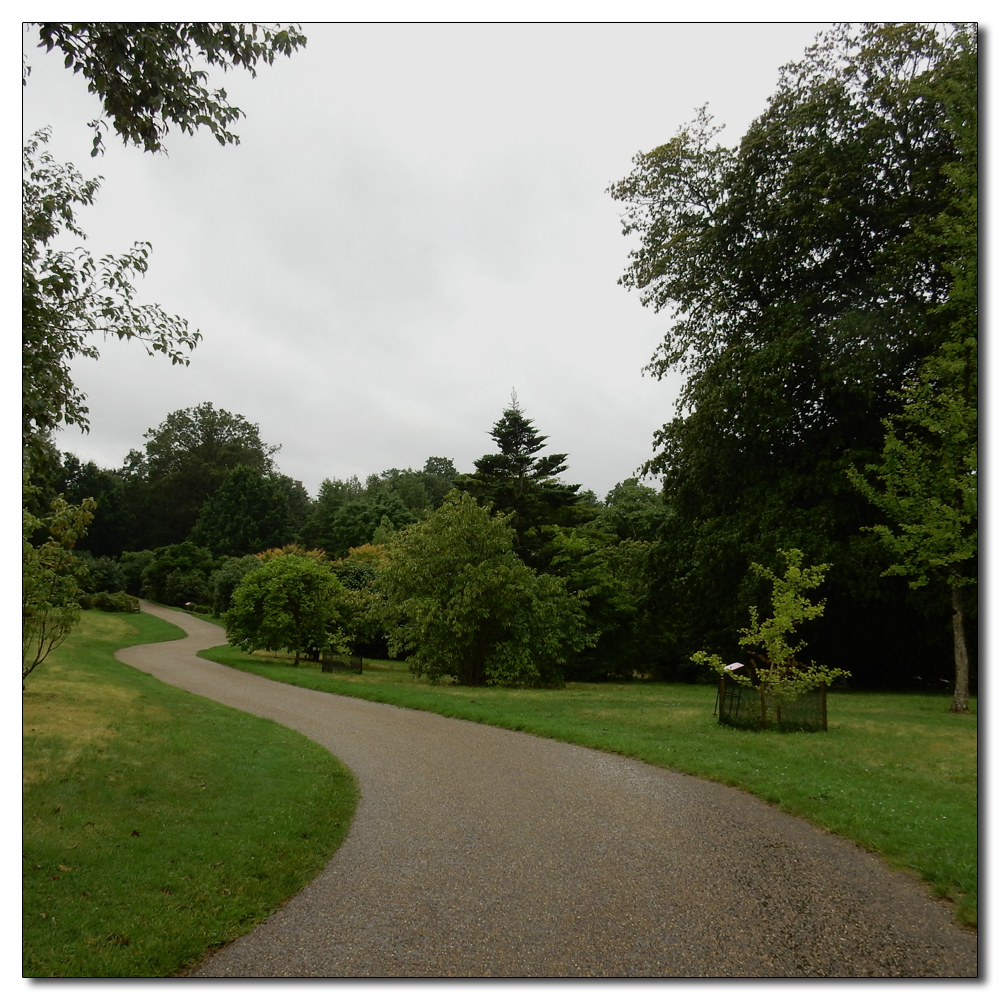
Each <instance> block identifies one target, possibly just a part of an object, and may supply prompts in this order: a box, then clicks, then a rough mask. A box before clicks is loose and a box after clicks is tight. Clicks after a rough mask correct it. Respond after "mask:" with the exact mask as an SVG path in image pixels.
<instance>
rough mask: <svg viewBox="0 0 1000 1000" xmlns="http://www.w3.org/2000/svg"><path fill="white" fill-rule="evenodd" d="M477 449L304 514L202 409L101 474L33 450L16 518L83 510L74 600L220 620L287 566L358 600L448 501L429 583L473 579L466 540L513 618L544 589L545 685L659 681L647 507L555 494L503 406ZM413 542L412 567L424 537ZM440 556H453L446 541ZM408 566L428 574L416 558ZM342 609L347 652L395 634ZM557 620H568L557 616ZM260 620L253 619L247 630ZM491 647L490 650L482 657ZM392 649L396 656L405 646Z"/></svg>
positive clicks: (524, 422)
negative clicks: (458, 462)
mask: <svg viewBox="0 0 1000 1000" xmlns="http://www.w3.org/2000/svg"><path fill="white" fill-rule="evenodd" d="M491 436H492V437H493V439H494V441H495V442H496V444H497V445H498V453H496V454H488V455H484V456H483V458H481V459H480V460H478V461H477V462H476V463H475V469H474V471H473V472H471V473H468V474H459V473H458V471H457V470H456V469H455V466H454V464H453V463H452V461H451V460H450V459H447V458H442V457H437V456H432V457H430V458H428V459H427V460H426V462H425V463H424V465H423V467H422V468H421V469H419V470H417V469H388V470H386V471H384V472H382V473H381V474H372V475H370V476H368V477H367V479H366V481H365V482H364V483H362V482H361V481H360V480H359V479H358V478H357V477H351V478H349V479H346V480H341V479H333V478H329V479H325V480H324V481H323V483H322V484H321V486H320V488H319V492H318V495H317V496H316V497H315V498H311V497H310V496H309V495H308V493H307V492H306V490H305V489H304V488H303V487H302V485H301V483H298V482H296V481H294V480H292V479H290V478H289V477H287V476H284V475H283V474H282V473H281V472H280V471H279V470H278V469H277V467H276V464H275V460H274V456H275V454H276V453H277V451H278V448H276V447H274V446H271V445H268V444H266V443H265V442H263V441H262V440H261V438H260V435H259V428H258V426H257V425H256V424H253V423H251V422H250V421H249V420H247V419H246V418H245V417H243V416H242V415H238V414H231V413H228V412H226V411H225V410H221V409H217V408H216V407H215V406H213V405H212V404H211V403H205V404H202V405H200V406H197V407H193V408H191V409H188V410H183V411H178V412H175V413H172V414H170V415H169V416H168V417H167V418H166V420H165V421H164V422H163V423H162V424H161V425H160V426H159V427H157V428H153V429H151V430H150V431H149V432H148V433H147V434H146V442H145V445H144V448H143V450H142V451H139V450H134V451H132V452H130V453H129V455H128V457H127V459H126V461H125V462H124V464H123V465H122V467H121V468H118V469H102V468H100V467H98V466H97V465H95V464H94V463H92V462H89V463H81V462H80V461H79V459H77V458H76V457H75V456H74V455H72V454H68V453H66V454H62V455H60V454H58V453H56V452H55V451H54V449H52V448H51V447H49V449H48V451H47V458H46V461H45V462H44V463H42V464H41V465H40V467H39V468H40V470H44V471H39V472H37V473H36V476H35V480H34V482H35V487H36V489H37V490H38V493H37V494H36V495H35V496H34V497H33V498H32V499H31V500H30V502H29V506H30V507H32V508H34V509H35V510H36V512H37V513H38V514H40V513H41V512H42V511H44V510H45V509H46V508H47V507H48V505H49V504H50V502H51V500H52V499H53V498H55V497H57V496H60V497H62V498H63V500H64V501H65V502H67V503H69V504H71V505H78V504H80V503H82V502H83V501H84V500H85V499H93V501H94V502H95V503H96V511H95V513H94V516H93V521H92V522H91V523H90V525H89V527H88V529H87V531H86V534H84V535H83V536H82V537H81V538H79V540H78V541H77V542H76V548H75V555H76V560H77V566H76V575H77V578H78V581H79V583H80V586H81V588H82V589H83V590H84V592H85V593H87V594H91V595H95V594H115V593H119V592H124V593H127V594H130V595H134V596H138V597H145V598H148V599H150V600H155V601H160V602H163V603H166V604H171V605H175V606H189V607H192V608H195V609H198V610H203V611H211V612H213V613H215V614H224V613H226V612H229V611H230V610H231V602H232V599H233V594H234V592H235V591H236V590H237V588H238V587H239V585H240V583H241V582H242V581H243V579H244V577H246V575H247V574H248V573H251V572H252V571H254V570H256V569H260V568H261V565H262V564H264V563H268V562H270V561H273V560H277V559H282V558H286V557H287V559H290V560H293V561H295V560H299V563H298V565H299V567H300V569H301V566H302V563H301V560H303V559H304V560H307V561H311V562H312V563H313V564H319V565H321V566H323V567H325V568H326V569H327V570H328V571H329V573H331V574H332V575H333V576H334V577H335V578H336V579H337V580H338V581H339V582H340V583H341V584H342V585H343V586H344V587H345V588H346V589H347V590H348V591H354V592H356V593H370V592H373V590H374V588H375V584H376V582H377V578H378V577H379V574H380V573H381V572H382V571H383V570H384V569H385V568H386V566H387V564H388V554H389V553H390V552H393V551H395V552H397V553H401V552H402V551H403V547H402V546H401V545H400V544H397V545H396V546H395V547H393V546H392V545H391V544H390V543H392V542H393V540H394V539H396V538H397V536H399V535H400V534H401V533H403V532H404V530H405V529H407V528H409V527H411V526H416V525H420V524H427V523H430V524H431V530H432V532H433V530H434V525H436V524H438V523H443V522H444V521H445V520H447V517H448V516H449V512H445V513H443V514H441V516H440V517H439V518H437V519H435V518H433V517H432V515H434V514H435V512H441V510H442V507H443V505H445V501H446V499H447V498H449V497H450V498H451V499H452V505H453V507H452V508H449V511H462V514H461V516H462V517H465V518H468V517H470V516H471V517H472V521H471V522H470V524H471V527H468V528H467V529H466V531H465V541H464V542H463V544H466V545H467V552H468V554H467V558H466V560H465V561H464V562H463V561H461V560H459V561H458V562H455V561H454V560H453V559H452V561H451V562H449V556H448V554H447V553H441V554H440V556H439V561H440V562H441V563H442V565H440V566H438V568H437V570H435V572H436V573H438V575H439V576H441V577H442V578H443V579H444V578H446V579H447V580H448V582H449V585H450V586H452V587H456V588H458V589H459V590H464V589H467V588H469V587H472V586H473V581H474V579H475V578H476V577H477V575H480V576H481V575H482V573H483V565H484V562H483V558H481V553H480V556H476V555H475V553H476V552H477V551H478V550H477V549H476V546H475V544H474V543H472V542H469V538H471V537H473V536H474V535H475V534H476V533H477V532H480V531H482V532H485V533H486V534H487V535H490V534H491V533H492V535H493V536H495V537H494V542H496V543H497V544H500V547H501V548H502V549H504V551H505V553H506V555H505V556H504V559H505V560H506V562H505V563H504V565H506V566H507V568H508V570H510V567H511V566H519V567H521V568H520V569H519V570H516V571H513V570H511V572H514V577H516V579H517V580H518V581H519V582H518V583H517V585H516V587H515V588H514V591H512V592H511V594H508V598H509V599H511V600H513V601H514V603H515V604H517V603H518V602H522V603H523V602H525V601H527V602H528V603H530V600H529V594H530V593H535V591H534V590H533V588H535V586H536V585H535V582H534V581H536V580H537V579H539V578H543V577H544V578H545V579H548V580H550V581H558V583H557V584H556V585H555V586H556V588H557V589H558V590H559V592H560V594H561V595H562V596H563V597H564V598H568V599H569V600H570V601H571V603H572V606H573V608H574V609H575V613H576V615H577V618H578V619H579V620H578V621H577V622H576V625H575V626H574V629H573V630H572V631H573V634H574V636H576V637H577V638H575V639H573V640H572V642H571V645H572V644H574V643H575V644H576V645H577V646H578V647H579V648H576V649H573V650H572V656H567V657H566V658H565V660H564V659H562V658H561V657H559V656H557V657H556V660H558V661H559V670H557V671H555V672H554V673H553V672H550V673H549V674H548V675H547V682H552V681H554V680H555V679H556V678H558V679H559V680H561V679H562V678H563V677H568V678H571V679H574V678H575V679H600V678H606V677H632V676H635V675H651V676H665V675H666V674H667V673H669V671H668V670H667V668H666V667H665V666H664V665H663V664H662V663H661V662H660V660H661V658H660V657H659V656H658V655H657V651H658V649H659V647H660V645H661V641H660V637H659V633H660V631H661V630H660V629H659V628H658V627H657V626H655V625H654V624H653V623H652V622H651V621H650V620H649V619H648V617H647V616H645V614H644V602H645V596H646V592H647V583H648V581H647V579H646V567H647V562H648V558H649V554H650V551H651V550H652V548H653V546H654V542H655V537H656V533H657V530H658V529H659V526H660V525H661V523H662V521H663V504H662V498H661V496H660V495H659V493H658V491H656V490H654V489H652V488H650V487H648V486H643V485H641V484H640V483H639V482H638V480H636V479H630V480H626V481H625V482H623V483H621V484H619V485H618V486H617V487H615V489H614V490H612V491H611V492H610V493H609V494H608V496H607V498H606V500H605V501H604V502H601V501H599V500H598V499H597V497H596V496H595V495H594V494H593V493H591V492H587V491H581V490H580V487H579V486H576V485H568V484H566V483H565V482H563V481H562V480H561V479H560V478H559V476H560V474H561V473H562V472H564V471H565V469H566V464H565V460H566V455H564V454H551V455H542V454H540V452H541V451H542V450H543V448H544V444H545V441H546V438H545V436H544V435H541V434H539V433H538V431H537V430H536V428H535V427H534V425H533V423H532V422H531V421H530V420H529V419H528V418H527V417H525V415H524V414H523V412H522V410H521V408H520V406H519V404H518V403H517V401H516V399H514V400H512V402H511V404H510V406H509V407H508V408H507V409H506V410H505V411H504V413H503V415H502V417H501V419H500V420H499V421H498V422H497V424H496V425H495V426H494V428H493V429H492V431H491ZM461 497H465V498H466V499H467V502H471V503H473V505H474V506H478V508H480V509H481V510H482V511H483V512H484V514H483V517H485V520H483V517H480V518H479V519H478V520H477V519H476V515H469V514H468V511H467V509H465V508H463V507H462V503H461ZM452 516H459V515H457V514H452ZM413 537H414V538H416V537H417V536H416V535H414V536H413ZM423 537H424V543H423V544H424V545H425V553H426V552H427V551H429V550H428V549H427V548H426V546H427V545H431V546H433V544H435V542H434V538H435V537H436V536H434V535H433V533H432V534H431V535H429V536H428V535H427V534H426V532H425V534H424V536H423ZM498 539H499V541H497V540H498ZM439 542H440V544H441V546H442V547H444V548H448V549H450V550H452V551H453V552H454V550H455V549H456V545H455V542H454V540H453V539H452V540H451V541H449V542H447V543H446V542H445V541H444V540H442V539H439ZM469 546H471V547H469ZM511 560H513V562H511ZM425 561H427V562H428V565H429V564H430V560H429V557H428V558H427V559H425ZM270 572H271V573H277V572H278V570H277V569H276V568H272V570H270ZM285 572H286V575H285V577H284V584H283V586H285V588H286V591H287V585H288V579H289V578H288V576H287V570H286V571H285ZM310 572H311V571H310ZM265 575H267V574H265ZM395 586H396V590H397V591H398V592H400V593H401V592H402V591H403V590H405V589H406V588H405V587H404V586H403V585H402V583H401V581H399V579H398V578H397V582H396V585H395ZM541 586H542V587H543V589H544V587H545V586H547V585H546V584H545V583H544V582H543V583H542V584H541ZM488 590H489V586H487V587H486V589H485V590H481V591H480V607H479V608H478V609H474V614H475V615H476V616H478V617H479V618H481V619H483V621H482V622H481V623H480V625H482V628H484V629H486V628H487V626H488V630H493V631H495V632H497V634H498V635H499V634H500V633H503V634H505V635H506V639H505V640H504V642H506V643H507V645H508V647H509V646H510V642H511V641H512V640H511V636H510V635H508V634H507V631H508V625H509V623H507V622H505V621H504V620H502V619H503V618H504V615H508V616H509V615H510V614H511V612H510V609H508V610H507V611H501V610H500V609H497V608H495V607H491V606H490V603H489V602H490V601H491V600H492V599H493V598H492V597H491V596H490V595H489V594H488V593H487V591H488ZM552 593H553V592H552V591H551V590H550V591H549V595H550V596H551V595H552ZM495 596H496V595H494V597H495ZM505 599H506V598H505ZM536 599H537V594H536ZM352 600H353V601H354V604H353V605H352V604H351V601H352ZM404 600H405V598H404ZM359 601H360V604H359V603H358V602H359ZM377 603H378V602H375V604H377ZM536 603H537V601H536ZM347 604H348V605H351V606H352V607H353V611H352V613H351V614H350V615H348V616H347V617H348V618H350V620H351V622H352V624H351V627H350V629H349V631H348V632H347V633H344V635H346V636H347V641H348V645H349V646H350V649H351V651H361V652H364V653H367V654H368V655H373V654H380V655H386V654H387V652H388V649H389V641H390V637H391V635H392V633H393V631H394V629H397V630H398V628H399V627H400V621H399V618H400V616H399V615H396V616H395V617H393V616H391V615H388V614H387V613H383V614H382V615H381V617H380V616H379V614H377V613H376V612H375V609H374V604H373V599H371V598H367V599H362V598H360V597H356V598H351V597H348V598H347ZM563 605H564V607H568V606H569V605H567V604H566V602H565V600H564V601H563ZM359 607H361V608H362V610H361V611H359ZM383 610H384V609H383ZM362 612H363V613H362ZM261 613H262V612H261V609H260V608H258V609H257V614H258V617H261ZM344 616H345V612H344V609H343V608H341V612H340V613H339V618H338V617H337V616H334V617H333V618H330V620H329V621H328V622H327V626H329V627H330V628H332V626H333V621H334V618H336V619H337V620H338V621H341V623H342V624H343V622H344V621H346V619H345V617H344ZM514 617H517V615H516V614H514ZM526 623H527V619H524V620H523V621H522V624H524V625H525V627H528V625H527V624H526ZM478 627H479V625H477V628H478ZM316 628H317V629H318V631H316V630H315V629H314V632H313V633H312V638H311V639H310V640H309V642H308V643H306V645H305V646H302V647H301V649H298V650H297V651H299V652H307V653H310V655H314V654H317V653H318V652H319V650H320V648H321V647H322V646H323V645H324V643H323V641H321V637H320V633H321V632H322V628H321V627H320V626H319V625H317V627H316ZM334 631H336V630H334ZM530 631H531V629H530V628H529V632H530ZM579 637H586V641H584V640H583V639H580V638H579ZM342 638H343V637H342ZM480 639H481V640H482V641H483V642H485V641H486V639H485V638H484V636H480ZM577 639H579V641H577ZM289 641H290V642H292V641H293V640H292V639H291V638H290V639H289ZM490 642H491V643H492V645H494V646H495V645H497V643H498V642H499V640H497V639H493V640H490ZM544 645H545V641H544V638H543V637H542V634H541V633H539V634H538V635H536V642H535V644H534V647H533V652H532V653H529V652H528V651H525V652H524V656H525V657H527V658H531V656H534V657H535V658H536V659H541V658H542V656H543V647H544ZM289 648H292V646H289ZM399 649H400V651H401V652H405V649H406V643H405V642H402V643H401V644H400V645H399ZM508 651H509V650H508ZM486 659H488V657H487V658H486ZM484 662H485V660H484ZM525 662H527V660H525ZM477 670H478V673H477V675H476V676H477V678H478V682H481V683H482V682H486V681H487V680H489V679H490V678H489V677H488V676H487V674H486V673H483V671H484V670H486V668H485V667H484V666H483V665H482V664H480V667H479V668H477ZM455 671H458V667H457V666H456V667H455ZM445 672H446V673H447V671H445ZM530 674H531V671H530V670H528V671H527V672H525V670H520V669H519V670H518V671H514V672H513V673H510V672H509V671H508V675H506V676H507V679H508V680H511V678H520V680H519V681H518V682H521V681H523V680H524V679H525V677H526V676H528V675H530ZM453 675H455V676H457V674H454V673H453Z"/></svg>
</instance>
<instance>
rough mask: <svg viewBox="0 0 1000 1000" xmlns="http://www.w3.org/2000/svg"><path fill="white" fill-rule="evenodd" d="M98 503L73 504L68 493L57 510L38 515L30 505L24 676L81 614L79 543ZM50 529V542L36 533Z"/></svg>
mask: <svg viewBox="0 0 1000 1000" xmlns="http://www.w3.org/2000/svg"><path fill="white" fill-rule="evenodd" d="M94 506H95V505H94V501H93V500H84V501H83V502H82V503H81V504H79V505H76V506H74V505H72V504H68V503H67V502H66V501H65V500H64V499H63V498H62V497H57V498H56V500H55V501H54V502H53V503H52V513H51V514H50V515H48V516H47V517H45V518H39V517H36V516H35V515H34V514H31V513H30V512H29V511H28V510H27V508H25V509H24V511H23V512H22V520H21V680H22V682H23V681H24V679H25V678H26V677H27V676H28V674H30V673H31V672H32V671H33V670H34V669H35V668H36V667H37V666H39V664H41V663H43V662H44V661H45V659H46V657H47V656H48V655H49V653H51V652H52V650H53V649H55V648H56V647H58V646H59V645H60V644H61V643H62V642H63V640H64V639H65V638H66V636H67V635H69V633H70V631H71V630H72V628H73V626H74V625H75V624H76V623H77V621H79V618H80V605H79V602H78V600H77V598H78V597H79V595H80V593H81V591H80V586H79V584H78V582H77V578H76V574H75V572H74V571H75V567H76V558H75V556H74V555H73V546H74V545H75V544H76V542H77V541H79V539H80V538H82V537H83V535H84V534H85V533H86V530H87V525H88V524H89V523H90V521H91V519H92V518H93V513H94ZM39 533H44V534H45V535H47V538H45V540H44V541H40V542H39V543H37V544H35V543H34V537H35V536H36V535H37V534H39Z"/></svg>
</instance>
